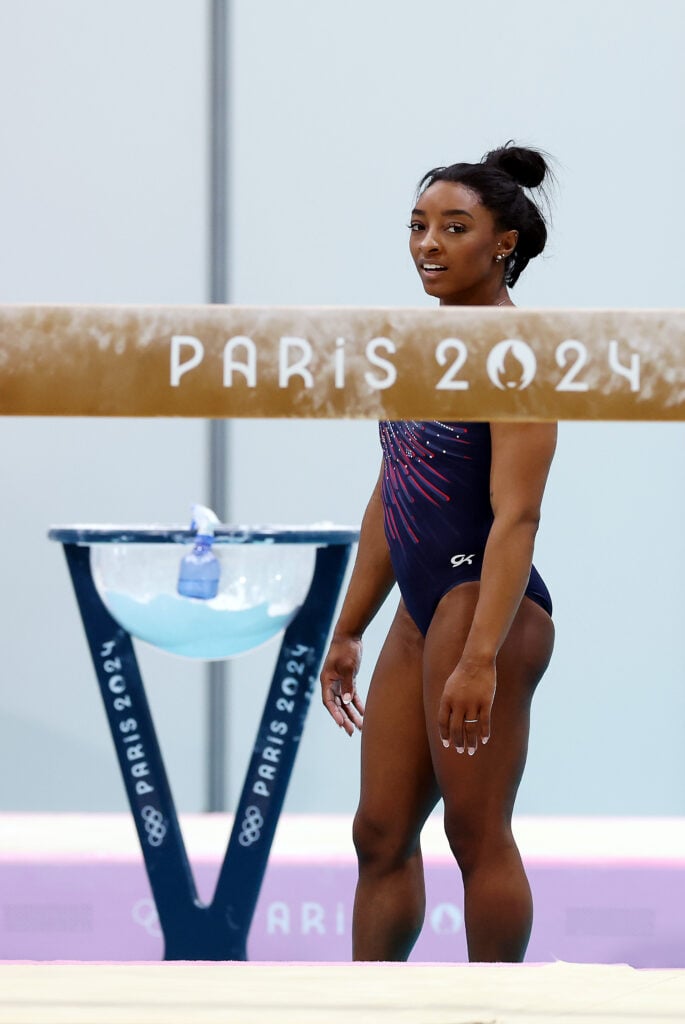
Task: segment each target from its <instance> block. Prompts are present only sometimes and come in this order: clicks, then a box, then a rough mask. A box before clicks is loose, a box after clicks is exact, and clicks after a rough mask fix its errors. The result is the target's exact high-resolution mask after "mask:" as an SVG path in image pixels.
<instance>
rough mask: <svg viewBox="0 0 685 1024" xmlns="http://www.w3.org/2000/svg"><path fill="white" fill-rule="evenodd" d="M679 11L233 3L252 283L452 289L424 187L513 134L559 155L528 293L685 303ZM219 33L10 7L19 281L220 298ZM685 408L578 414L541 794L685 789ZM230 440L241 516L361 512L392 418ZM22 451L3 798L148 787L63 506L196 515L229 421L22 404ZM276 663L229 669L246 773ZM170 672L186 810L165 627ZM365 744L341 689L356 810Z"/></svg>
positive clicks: (147, 16)
mask: <svg viewBox="0 0 685 1024" xmlns="http://www.w3.org/2000/svg"><path fill="white" fill-rule="evenodd" d="M683 21H684V10H683V7H682V4H681V3H680V2H679V0H653V2H652V3H651V4H650V5H645V4H644V3H642V2H639V3H638V2H637V0H604V2H603V3H602V4H597V3H595V2H590V0H574V2H573V3H571V4H567V5H562V6H558V7H554V8H552V7H550V5H549V4H548V3H546V2H543V0H520V2H519V3H518V4H516V5H510V4H507V3H504V2H489V3H486V2H482V3H480V4H478V5H475V4H466V3H459V2H457V0H434V2H433V3H432V4H430V5H425V4H419V3H412V2H410V0H346V2H345V3H344V4H343V3H339V2H333V0H322V2H319V3H313V2H306V0H234V3H233V38H232V54H233V60H232V97H231V102H232V131H231V137H232V151H233V154H232V155H233V163H232V171H231V186H232V193H233V202H232V211H231V250H232V270H231V282H230V287H231V294H232V297H233V299H234V301H235V302H238V303H264V304H287V305H298V304H329V303H331V304H343V305H365V304H368V305H385V304H387V305H424V304H429V302H430V300H428V299H427V298H426V297H425V296H424V295H423V294H422V293H421V290H420V286H419V283H418V281H417V280H416V279H415V276H414V273H413V271H412V269H411V266H410V263H409V260H408V256H407V231H406V227H405V225H406V222H407V213H408V210H409V207H410V202H411V198H412V194H413V188H414V185H415V183H416V181H417V180H418V178H419V177H420V176H421V175H422V174H423V172H424V171H425V170H427V169H428V168H429V167H432V166H434V165H435V164H438V163H445V162H452V161H454V160H461V159H467V160H468V159H477V158H478V157H479V156H480V155H481V154H482V153H483V152H484V151H485V150H486V149H488V148H491V147H492V146H495V145H498V144H500V143H501V142H503V141H504V140H506V139H508V138H512V137H513V138H516V139H517V140H520V141H522V142H524V143H525V142H529V143H532V144H537V145H540V146H543V147H544V148H545V149H547V150H549V151H550V152H551V153H552V154H553V155H554V156H555V157H556V159H557V161H558V176H559V191H558V197H557V200H556V205H555V211H554V224H553V228H552V232H551V244H550V247H549V252H548V254H547V255H546V256H545V257H544V259H542V260H538V261H537V265H536V264H535V263H534V264H532V265H531V266H530V267H529V269H528V271H527V272H526V274H525V275H524V278H523V279H522V281H521V282H520V284H519V285H518V286H517V288H516V289H515V292H514V296H515V299H516V301H517V302H518V303H519V304H521V305H532V306H552V307H554V306H557V307H560V306H571V307H578V306H581V307H582V306H585V307H587V306H616V307H631V306H633V307H638V306H646V307H653V306H678V305H682V286H681V271H682V254H681V239H682V237H683V217H684V214H683V211H682V208H681V205H680V203H679V201H678V200H679V194H680V183H681V180H682V177H683V170H684V165H685V144H684V143H683V139H682V133H680V132H679V131H678V130H677V127H676V126H677V125H678V124H679V121H680V117H681V110H680V108H681V103H682V95H683V84H684V83H683V76H684V72H683V64H682V59H681V53H680V40H681V38H682V33H683ZM206 30H207V5H206V4H205V3H204V2H200V0H185V2H182V0H120V2H119V3H118V4H116V5H112V4H110V3H106V2H104V0H95V2H94V0H90V2H89V0H62V2H60V3H52V2H49V0H43V2H40V0H21V2H20V0H0V57H1V58H2V59H1V60H0V96H1V97H2V100H0V137H2V139H3V160H2V161H0V223H1V224H2V234H1V235H0V260H1V264H0V270H1V271H2V275H1V278H0V279H1V280H2V300H3V301H66V302H70V301H71V302H73V301H84V302H105V301H106V302H163V303H183V302H197V301H202V300H203V299H204V298H205V297H206V284H205V282H206V256H205V252H206V219H205V213H206V204H207V194H206V191H207V190H206V166H205V165H206V161H205V154H206V142H205V130H206V117H207V113H206V95H205V82H206V74H207V59H206ZM684 434H685V431H684V430H683V427H682V426H681V425H646V426H639V425H624V424H620V425H587V424H582V425H570V424H564V425H562V428H561V434H560V447H559V454H558V457H557V460H556V463H555V466H554V468H553V473H552V477H551V480H550V485H549V491H548V497H547V500H546V506H545V514H544V521H543V527H542V531H541V534H540V538H539V543H538V553H537V558H536V561H537V564H538V566H539V568H540V569H541V571H542V572H543V574H544V576H545V577H546V579H547V581H548V583H549V585H550V588H551V590H552V592H553V597H554V599H555V604H556V609H557V611H556V620H557V629H558V643H557V652H556V656H555V659H554V662H553V665H552V668H551V669H550V671H549V674H548V677H547V679H546V681H545V683H544V684H543V686H542V688H541V690H540V692H539V695H538V697H537V700H536V710H535V722H534V733H533V739H532V745H531V754H530V759H529V767H528V772H527V776H526V779H525V781H524V784H523V787H522V791H521V796H520V801H519V810H520V811H522V812H529V813H618V814H630V813H636V814H642V813H646V814H649V813H654V814H681V813H683V812H684V811H685V807H684V803H685V799H684V797H683V791H684V789H685V787H684V786H683V783H682V781H681V780H682V777H683V770H682V769H683V765H682V761H683V754H682V753H681V752H682V750H683V742H682V737H683V735H684V733H685V708H684V707H683V702H684V701H685V697H683V696H682V694H683V689H684V688H683V686H682V679H683V674H684V671H683V670H684V665H683V655H682V653H681V647H680V643H679V629H678V627H679V619H680V616H681V614H682V608H683V606H684V600H683V599H684V597H685V594H684V593H683V583H682V566H683V565H684V564H685V557H684V556H685V551H684V550H683V547H684V542H683V539H682V536H683V531H682V528H681V522H680V520H681V513H680V509H681V508H682V506H683V500H684V499H685V493H684V491H685V483H684V480H685V474H683V459H682V454H681V453H682V450H683V441H684V440H685V436H684ZM231 437H232V443H231V456H230V459H231V477H232V492H231V508H232V516H233V518H234V519H237V520H243V521H250V520H252V521H265V520H274V521H303V520H305V521H306V520H310V521H313V520H316V519H333V520H335V521H338V522H342V523H347V522H355V521H358V520H359V518H360V515H361V512H362V510H363V507H364V504H365V501H366V498H367V496H368V493H369V491H370V489H371V486H372V484H373V481H374V479H375V476H376V473H377V467H378V460H379V457H380V456H379V450H378V446H377V441H376V428H375V425H374V424H372V423H316V424H314V423H306V422H294V421H292V422H281V423H273V422H252V421H245V422H241V423H235V424H233V425H232V426H231ZM255 467H258V468H257V469H256V468H255ZM0 473H1V474H2V479H3V480H4V481H5V495H6V498H5V514H4V529H5V536H6V537H7V538H9V540H8V543H7V548H6V552H5V560H4V568H5V573H4V578H5V587H4V588H3V589H2V593H1V594H0V603H1V604H0V617H1V621H2V622H3V623H4V630H3V653H4V665H3V671H2V684H1V686H2V706H3V710H4V712H5V722H6V730H5V737H4V742H3V744H2V745H0V771H2V773H3V778H5V779H8V778H12V780H13V782H12V787H11V788H10V786H9V785H8V786H6V787H5V790H4V793H3V796H2V799H1V800H0V806H2V807H4V808H21V809H27V810H29V809H38V808H43V809H52V808H54V809H65V808H80V807H83V808H100V809H117V808H120V807H123V806H124V803H123V795H122V791H121V784H120V782H119V779H118V777H117V769H116V765H115V760H114V753H113V751H112V750H111V749H110V748H111V744H110V741H109V738H108V736H107V733H106V731H105V722H104V716H103V715H102V713H101V710H100V708H99V704H98V700H99V698H98V696H97V691H96V687H95V683H94V679H93V676H92V670H91V668H90V665H89V664H88V659H87V655H86V651H85V642H84V640H83V636H82V631H81V627H80V624H79V622H78V621H77V613H76V609H75V605H74V603H73V600H72V598H71V594H70V591H69V584H68V580H67V574H66V569H65V567H64V565H63V563H62V558H61V554H60V552H59V551H58V549H57V548H56V546H53V545H51V544H49V543H48V542H47V541H46V540H45V530H46V527H47V526H48V524H50V523H52V522H57V521H62V522H69V521H75V520H76V521H77V520H87V519H89V520H93V521H112V520H137V521H149V520H155V521H159V520H162V521H163V520H178V519H183V518H184V516H185V514H186V509H187V506H188V504H189V503H190V502H191V501H193V500H196V499H197V498H198V497H202V496H203V493H204V486H205V481H204V426H203V425H202V424H200V423H198V422H192V421H188V422H183V423H177V422H173V421H158V422H153V421H150V422H138V421H135V422H133V421H102V422H97V421H93V420H90V421H42V420H28V421H17V420H0ZM387 619H388V613H387V612H384V613H382V614H381V615H380V616H379V621H378V623H377V625H376V626H375V627H373V628H372V629H370V630H369V633H368V638H367V654H366V659H367V660H366V666H365V673H364V676H363V678H362V680H361V684H362V687H365V686H366V683H367V681H368V672H369V669H370V667H371V665H372V663H373V657H374V653H375V652H376V651H377V649H378V645H379V643H380V640H381V637H382V632H383V628H384V626H385V624H386V623H387ZM272 657H273V649H272V650H271V651H269V650H265V651H264V652H260V653H259V654H257V655H254V656H253V657H252V658H251V659H247V658H246V659H243V660H240V661H237V662H235V663H234V664H233V666H232V669H231V675H232V681H231V688H230V689H231V714H230V738H231V756H230V776H231V791H232V795H233V797H234V798H235V795H236V791H237V788H238V785H239V782H240V779H241V776H242V772H243V770H244V765H245V760H246V757H247V752H248V746H249V742H250V741H251V736H252V732H253V728H254V725H256V721H257V718H258V715H259V711H260V707H259V703H260V700H261V697H262V695H263V692H264V689H265V686H266V682H267V679H268V674H269V669H270V664H271V660H272ZM143 669H144V676H145V679H146V682H147V686H148V690H149V692H150V694H151V697H152V699H153V705H154V710H155V714H156V717H157V721H158V724H159V726H160V732H161V738H162V742H163V746H164V749H165V752H166V755H167V761H168V764H169V767H170V770H171V775H172V781H173V783H174V785H175V788H176V791H177V795H178V797H179V804H180V806H181V807H182V808H184V809H188V810H193V809H200V808H201V806H202V751H203V745H204V728H203V713H204V707H203V700H204V689H203V687H202V685H201V670H200V669H199V667H193V666H191V665H188V664H187V663H185V662H175V661H174V660H172V659H169V658H166V657H164V656H162V655H159V654H156V653H155V652H149V653H146V654H145V655H144V663H143ZM357 755H358V743H357V741H356V740H352V741H346V740H345V739H344V738H342V737H340V736H339V735H338V734H337V732H336V731H335V730H334V728H333V727H332V726H331V725H329V723H328V721H327V720H326V719H325V717H324V715H323V712H321V711H320V709H319V708H318V706H314V707H313V709H312V712H311V720H310V722H309V727H308V730H307V731H306V732H305V738H304V740H303V747H302V752H301V756H300V758H299V761H298V764H297V765H296V769H295V778H294V782H293V786H292V788H291V793H290V796H289V798H288V807H289V809H290V810H298V811H304V810H329V811H345V810H351V809H352V808H353V806H354V802H355V792H356V787H357V771H358V769H357Z"/></svg>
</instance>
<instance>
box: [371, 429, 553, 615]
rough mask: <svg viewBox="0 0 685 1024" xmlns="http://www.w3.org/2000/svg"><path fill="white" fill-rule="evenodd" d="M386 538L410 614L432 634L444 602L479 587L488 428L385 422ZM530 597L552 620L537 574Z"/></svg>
mask: <svg viewBox="0 0 685 1024" xmlns="http://www.w3.org/2000/svg"><path fill="white" fill-rule="evenodd" d="M379 430H380V439H381V447H382V449H383V463H384V469H383V476H382V481H381V494H382V500H383V510H384V521H385V535H386V537H387V540H388V545H389V548H390V555H391V558H392V563H393V568H394V570H395V576H396V578H397V582H398V584H399V587H400V591H401V593H402V597H403V598H404V602H405V604H406V606H407V609H408V611H409V613H410V614H411V615H412V617H413V619H414V621H415V622H416V624H417V626H418V627H419V629H420V630H421V632H422V633H424V634H425V633H426V631H427V630H428V626H429V625H430V621H431V619H432V617H433V613H434V611H435V609H436V607H437V605H438V602H439V601H440V599H441V597H442V596H443V595H444V594H445V593H447V591H448V590H451V589H452V588H453V587H455V586H458V585H459V584H460V583H466V582H468V581H472V580H479V579H480V575H481V570H482V565H483V553H484V550H485V544H486V542H487V539H488V534H489V532H490V527H491V525H492V521H493V514H492V507H491V505H490V460H491V446H490V426H489V424H487V423H454V422H450V423H442V422H439V421H432V420H431V421H425V422H415V421H404V420H402V421H388V420H385V421H382V422H381V423H380V425H379ZM526 594H527V595H528V596H529V597H531V598H532V599H533V600H534V601H536V602H537V603H538V604H539V605H541V606H542V607H543V608H544V609H545V610H546V611H547V612H549V614H551V612H552V602H551V599H550V596H549V592H548V590H547V587H546V586H545V584H544V582H543V581H542V579H541V577H540V575H539V573H538V572H537V570H536V569H535V568H533V569H532V570H531V574H530V579H529V582H528V586H527V589H526Z"/></svg>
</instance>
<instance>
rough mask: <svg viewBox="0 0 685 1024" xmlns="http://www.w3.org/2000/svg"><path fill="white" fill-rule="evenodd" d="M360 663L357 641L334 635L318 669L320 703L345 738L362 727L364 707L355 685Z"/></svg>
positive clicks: (360, 646)
mask: <svg viewBox="0 0 685 1024" xmlns="http://www.w3.org/2000/svg"><path fill="white" fill-rule="evenodd" d="M361 660H362V642H361V640H360V639H359V637H353V636H345V635H339V634H336V635H334V637H333V640H332V641H331V646H330V649H329V651H328V654H327V655H326V660H325V661H324V663H323V668H322V669H321V699H322V700H323V703H324V706H325V708H326V710H327V711H328V713H329V715H330V716H331V718H332V719H333V721H334V722H337V724H338V725H339V726H340V728H341V729H344V730H345V732H346V733H347V735H348V736H352V735H353V733H354V730H355V728H357V729H360V730H361V727H362V715H363V714H364V704H363V701H362V699H361V697H360V696H359V694H358V693H357V687H356V684H355V680H356V678H357V673H358V671H359V666H360V664H361Z"/></svg>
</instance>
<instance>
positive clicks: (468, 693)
mask: <svg viewBox="0 0 685 1024" xmlns="http://www.w3.org/2000/svg"><path fill="white" fill-rule="evenodd" d="M496 687H497V671H496V669H495V662H494V661H487V662H483V663H479V662H476V663H474V662H467V663H464V661H463V659H462V661H460V662H459V664H458V665H457V667H456V668H455V670H454V672H452V673H451V674H450V675H449V676H448V678H447V682H446V683H445V688H444V690H443V691H442V698H441V700H440V708H439V711H438V728H439V730H440V739H441V740H442V744H443V746H444V747H454V748H455V749H456V751H457V753H458V754H463V753H464V749H466V750H467V751H468V752H469V754H475V753H476V750H477V749H478V741H479V740H480V742H481V743H482V744H483V745H485V744H486V743H487V742H488V740H489V739H490V712H491V710H492V702H493V701H494V699H495V689H496Z"/></svg>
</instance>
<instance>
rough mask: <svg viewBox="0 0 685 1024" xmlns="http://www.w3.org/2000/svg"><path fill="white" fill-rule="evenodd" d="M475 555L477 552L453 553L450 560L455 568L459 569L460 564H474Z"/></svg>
mask: <svg viewBox="0 0 685 1024" xmlns="http://www.w3.org/2000/svg"><path fill="white" fill-rule="evenodd" d="M475 557H476V555H475V553H474V554H473V555H452V557H451V558H450V562H451V563H452V566H453V568H455V569H458V568H459V566H460V565H473V560H474V558H475Z"/></svg>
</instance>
